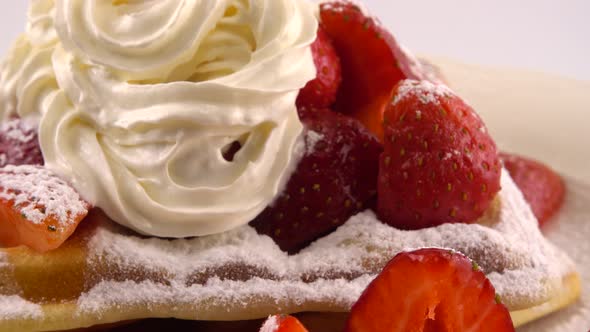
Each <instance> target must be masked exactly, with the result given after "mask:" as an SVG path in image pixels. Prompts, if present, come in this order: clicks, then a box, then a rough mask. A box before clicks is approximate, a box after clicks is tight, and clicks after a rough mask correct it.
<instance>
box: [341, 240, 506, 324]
mask: <svg viewBox="0 0 590 332" xmlns="http://www.w3.org/2000/svg"><path fill="white" fill-rule="evenodd" d="M345 331H347V332H357V331H358V332H360V331H362V332H372V331H376V332H377V331H379V332H380V331H479V332H487V331H490V332H491V331H493V332H501V331H514V326H513V323H512V319H511V318H510V313H509V312H508V309H506V307H505V306H504V305H502V304H501V303H499V298H498V297H497V296H496V292H495V290H494V287H493V286H492V284H491V283H490V281H489V280H488V279H487V278H486V276H485V275H484V274H483V273H482V272H481V271H480V270H479V268H478V266H477V264H475V263H473V262H472V261H471V260H470V259H469V258H467V257H465V256H464V255H462V254H460V253H457V252H453V251H450V250H443V249H421V250H417V251H414V252H404V253H400V254H398V255H397V256H395V257H394V258H393V259H392V260H391V261H390V262H389V263H388V264H387V266H385V268H384V269H383V271H382V272H381V274H379V276H377V278H376V279H375V280H373V281H372V282H371V283H370V284H369V286H368V287H367V289H366V290H365V291H364V293H363V294H362V295H361V297H360V298H359V300H358V302H356V304H354V305H353V307H352V310H351V312H350V316H349V319H348V322H347V324H346V328H345Z"/></svg>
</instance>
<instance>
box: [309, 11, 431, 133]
mask: <svg viewBox="0 0 590 332" xmlns="http://www.w3.org/2000/svg"><path fill="white" fill-rule="evenodd" d="M320 21H321V26H322V27H323V28H324V29H325V30H326V32H327V34H328V35H329V36H330V37H331V38H332V42H333V44H334V47H335V48H336V53H337V54H338V56H339V57H340V62H341V66H342V85H341V87H340V90H339V91H338V96H337V98H336V103H335V105H334V108H335V110H336V111H339V112H342V113H345V114H349V115H352V116H354V117H355V118H357V119H358V120H359V121H361V122H362V123H363V124H364V125H365V126H366V127H367V128H368V129H369V130H370V131H371V132H373V133H374V134H375V135H376V136H377V138H379V139H380V140H382V138H383V127H382V123H383V112H384V110H385V107H386V106H387V104H388V103H389V100H390V99H391V93H392V90H393V87H394V86H395V84H396V83H398V82H399V81H400V80H403V79H406V78H412V79H429V78H430V77H431V76H430V75H427V73H426V72H424V71H423V69H422V66H421V64H420V63H419V62H418V61H417V60H416V59H415V58H414V57H413V56H412V55H410V54H409V53H408V52H407V51H406V50H404V49H403V48H402V47H401V46H400V45H399V44H398V43H397V41H396V40H395V38H394V37H393V36H392V35H391V33H389V31H387V29H385V28H384V27H383V26H382V25H381V24H380V23H379V22H378V20H377V19H376V18H373V17H371V16H369V15H368V14H366V13H365V12H363V10H361V9H360V8H359V7H358V6H357V5H355V4H354V3H352V2H350V1H333V2H324V3H322V4H321V5H320Z"/></svg>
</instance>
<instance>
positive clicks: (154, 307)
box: [0, 171, 580, 331]
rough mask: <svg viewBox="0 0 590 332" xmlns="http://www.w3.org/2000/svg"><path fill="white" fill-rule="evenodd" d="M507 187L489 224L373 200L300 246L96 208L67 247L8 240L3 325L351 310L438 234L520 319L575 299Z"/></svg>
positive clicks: (575, 283) (566, 276) (565, 267)
mask: <svg viewBox="0 0 590 332" xmlns="http://www.w3.org/2000/svg"><path fill="white" fill-rule="evenodd" d="M502 188H503V189H502V191H501V192H500V194H499V195H498V198H497V199H496V201H495V202H494V204H493V206H492V208H490V209H489V210H488V211H487V213H486V214H485V215H484V216H483V217H482V218H481V219H480V220H479V221H478V223H477V224H473V225H466V224H445V225H441V226H439V227H436V228H429V229H424V230H419V231H400V230H397V229H394V228H392V227H390V226H387V225H384V224H382V223H380V222H379V221H378V220H377V219H376V218H375V216H374V214H373V213H372V212H371V211H366V212H363V213H360V214H359V215H357V216H354V217H352V218H351V219H350V220H349V221H348V222H347V223H346V224H345V225H343V226H341V227H340V228H339V229H338V230H337V231H335V232H334V233H332V234H330V235H328V236H326V237H324V238H322V239H320V240H318V241H316V242H315V243H313V244H312V245H310V246H309V247H308V248H306V249H304V250H303V251H302V252H300V253H299V254H297V255H292V256H288V255H287V254H286V253H284V252H282V251H281V250H280V249H279V248H278V247H277V246H276V244H274V242H273V241H272V240H271V239H270V238H269V237H266V236H261V235H258V234H257V233H256V231H255V230H254V229H253V228H251V227H249V226H244V227H241V228H238V229H236V230H233V231H230V232H226V233H223V234H219V235H213V236H208V237H202V238H193V239H180V240H178V239H177V240H166V239H156V238H145V237H140V236H138V235H137V234H134V233H131V232H130V231H128V230H126V229H124V228H122V227H120V226H118V225H117V224H115V223H114V222H112V221H111V220H109V219H108V217H106V216H105V214H104V213H102V212H101V211H100V210H93V211H92V212H91V213H90V214H89V216H88V217H87V219H85V220H84V221H83V223H82V224H81V226H80V227H79V228H78V230H77V231H76V233H75V234H74V236H73V237H71V238H70V239H69V240H68V241H67V242H66V244H65V245H63V246H62V247H60V248H59V249H58V250H55V251H52V252H50V253H46V254H37V253H34V252H32V251H30V250H28V249H25V248H22V247H19V248H12V249H5V250H3V251H0V331H54V330H67V329H74V328H82V327H88V326H94V325H100V324H109V323H114V322H120V321H128V320H135V319H143V318H163V317H174V318H179V319H188V320H204V321H237V320H250V319H257V318H262V317H265V316H267V315H268V314H270V313H277V312H283V313H295V312H346V311H348V310H349V309H350V307H351V305H352V304H353V303H354V302H355V301H356V299H357V298H358V297H359V295H360V294H361V292H362V291H363V290H364V288H365V287H366V286H367V284H368V283H369V282H370V281H371V280H372V279H373V278H374V277H375V275H376V274H377V273H378V272H379V271H380V269H381V268H382V267H383V266H384V265H385V263H386V262H387V261H388V260H389V259H390V258H391V257H393V256H394V255H395V254H396V253H398V252H400V251H401V250H408V249H413V248H418V247H430V246H432V247H445V248H451V249H454V250H458V251H461V252H463V253H465V254H466V255H467V256H469V257H471V258H472V259H474V260H475V261H477V262H478V263H479V264H480V266H481V267H482V269H483V271H484V272H486V274H487V276H488V277H489V278H490V280H491V281H492V283H493V284H494V285H495V287H496V290H497V292H498V294H499V295H500V297H501V298H502V300H503V302H504V303H505V304H506V305H507V307H508V308H509V309H510V311H511V313H512V315H513V318H514V321H515V324H517V325H520V324H524V323H526V322H527V321H530V320H532V319H535V318H537V317H539V316H542V315H545V314H547V313H548V312H552V311H554V310H557V309H559V308H561V307H563V306H565V305H567V304H569V303H571V302H572V301H573V300H575V299H576V298H577V296H578V294H579V289H580V281H579V277H578V275H577V273H576V271H575V267H574V264H573V263H572V262H571V260H570V259H569V258H568V257H567V256H566V255H565V254H563V253H562V252H560V251H559V250H557V249H556V248H555V247H554V246H553V245H551V244H550V243H549V242H548V241H546V240H545V239H544V237H543V236H542V235H541V233H540V232H539V230H538V227H537V224H536V220H535V218H534V216H533V214H532V212H531V211H530V208H529V207H528V205H527V204H526V203H525V201H524V199H523V197H522V194H521V193H520V191H519V190H518V189H517V188H516V186H515V184H514V183H513V182H512V180H511V179H510V177H509V175H508V174H507V172H505V171H504V172H503V175H502Z"/></svg>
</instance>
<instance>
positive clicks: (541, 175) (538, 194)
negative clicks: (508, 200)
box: [500, 153, 565, 226]
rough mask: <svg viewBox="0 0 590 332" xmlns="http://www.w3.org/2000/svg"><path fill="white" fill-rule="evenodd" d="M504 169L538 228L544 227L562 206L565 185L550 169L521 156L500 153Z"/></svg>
mask: <svg viewBox="0 0 590 332" xmlns="http://www.w3.org/2000/svg"><path fill="white" fill-rule="evenodd" d="M500 158H501V159H502V161H503V162H504V167H505V168H506V169H507V170H508V172H509V173H510V176H511V177H512V179H513V180H514V182H515V183H516V185H517V186H518V188H520V190H521V191H522V194H523V195H524V198H525V199H526V201H527V202H528V203H529V204H530V206H531V208H532V210H533V213H534V214H535V216H536V217H537V219H538V220H539V226H543V225H545V223H546V221H547V220H549V219H550V218H551V217H552V216H553V215H554V214H555V213H556V212H557V211H559V209H560V208H561V206H562V205H563V201H564V198H565V184H564V182H563V179H562V178H561V177H560V176H559V175H558V174H557V173H555V172H554V171H553V170H552V169H551V168H549V167H547V166H546V165H543V164H542V163H540V162H538V161H535V160H531V159H527V158H524V157H521V156H516V155H511V154H507V153H502V154H501V155H500Z"/></svg>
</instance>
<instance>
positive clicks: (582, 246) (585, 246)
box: [521, 181, 590, 332]
mask: <svg viewBox="0 0 590 332" xmlns="http://www.w3.org/2000/svg"><path fill="white" fill-rule="evenodd" d="M567 184H568V185H567V194H566V195H567V199H566V202H565V205H564V206H563V208H562V209H561V211H560V212H559V213H558V215H557V216H556V220H555V221H554V222H552V223H549V224H548V225H547V226H548V228H547V230H546V233H547V235H548V238H549V239H550V240H551V241H553V242H554V243H555V244H557V245H558V246H559V247H560V248H563V249H564V250H565V251H566V252H567V253H568V254H569V255H571V257H572V258H573V259H574V260H575V261H576V265H577V266H578V268H579V269H580V274H581V277H582V296H581V299H580V300H579V301H578V302H577V303H576V304H574V305H572V306H570V307H568V308H565V309H563V310H562V312H561V313H560V314H558V315H550V316H547V317H545V318H543V319H541V320H540V321H539V322H535V323H533V324H528V325H527V326H524V327H522V328H521V330H522V332H533V331H534V332H536V331H540V330H541V329H543V330H545V331H551V332H571V331H586V329H587V328H588V327H590V288H589V287H588V285H590V255H589V253H590V241H588V236H589V235H590V218H589V211H590V209H589V208H588V202H590V184H583V183H580V182H577V181H567Z"/></svg>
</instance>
